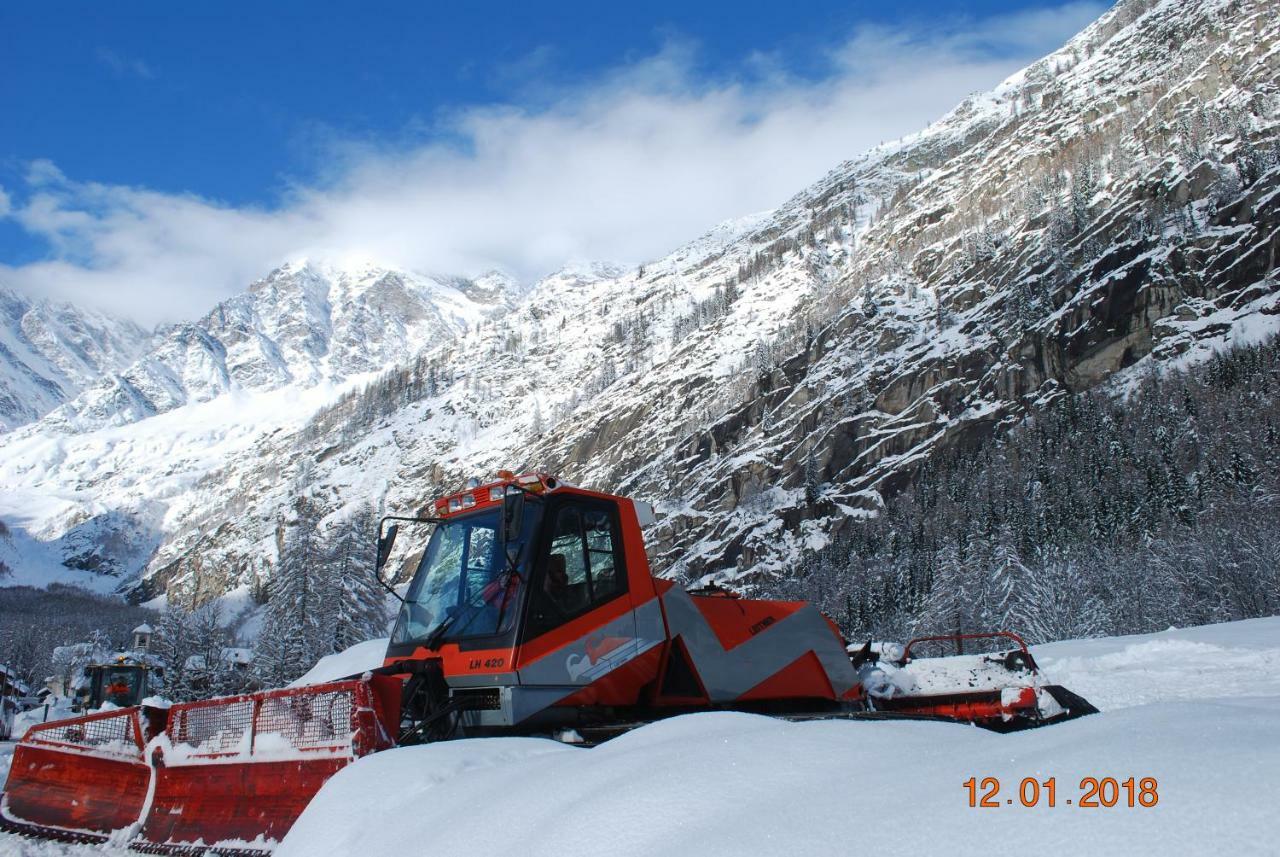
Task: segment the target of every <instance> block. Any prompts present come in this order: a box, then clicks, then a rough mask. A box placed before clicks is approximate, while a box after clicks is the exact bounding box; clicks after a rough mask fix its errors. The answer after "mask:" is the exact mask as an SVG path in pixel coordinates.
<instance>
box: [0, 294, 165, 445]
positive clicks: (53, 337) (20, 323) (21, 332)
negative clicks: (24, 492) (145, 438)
mask: <svg viewBox="0 0 1280 857" xmlns="http://www.w3.org/2000/svg"><path fill="white" fill-rule="evenodd" d="M149 338H150V334H149V333H148V332H147V331H145V330H143V329H142V328H140V327H138V326H137V325H136V324H134V323H133V322H130V321H124V320H122V319H116V318H111V317H108V316H105V315H103V314H101V313H96V312H91V311H88V310H82V309H78V308H76V307H73V306H71V305H69V304H57V303H51V302H49V301H31V300H29V299H27V298H25V297H23V296H22V295H19V294H17V293H16V292H12V291H9V290H7V289H4V288H0V432H3V431H7V430H9V429H12V428H14V427H15V426H19V425H23V424H25V423H29V422H31V421H33V420H37V419H39V418H40V417H42V416H44V415H45V414H47V413H48V412H49V411H51V410H53V409H54V408H55V407H57V406H58V405H60V404H62V403H63V402H65V401H67V400H68V399H70V398H73V397H74V396H75V395H77V394H78V393H79V392H80V391H81V390H82V389H84V388H85V387H86V386H87V385H88V384H90V383H91V382H93V381H96V380H97V379H98V378H99V377H100V376H101V375H103V374H105V373H108V372H115V371H117V370H120V369H123V368H124V367H125V366H127V365H129V364H130V363H132V362H133V361H134V360H135V359H136V358H137V357H138V355H139V354H140V353H141V352H142V350H143V348H144V347H145V346H146V344H147V341H148V339H149Z"/></svg>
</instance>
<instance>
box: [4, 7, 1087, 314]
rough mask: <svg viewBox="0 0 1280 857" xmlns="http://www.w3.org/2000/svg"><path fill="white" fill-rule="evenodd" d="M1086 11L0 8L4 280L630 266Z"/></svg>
mask: <svg viewBox="0 0 1280 857" xmlns="http://www.w3.org/2000/svg"><path fill="white" fill-rule="evenodd" d="M1103 8H1104V7H1102V6H1101V5H1098V4H1096V3H1089V2H1073V3H1068V4H1066V5H1063V4H1055V3H1022V4H1007V3H1005V4H996V3H990V2H982V3H966V4H947V3H917V4H871V3H838V4H837V3H827V2H788V3H780V2H771V3H763V2H735V3H732V4H730V3H700V4H690V3H687V2H686V3H668V2H660V3H646V4H609V3H599V2H595V3H557V4H554V5H553V4H536V3H496V4H495V3H488V4H461V3H458V4H443V3H426V2H424V3H415V4H409V3H378V4H368V3H366V4H343V5H325V4H318V3H301V2H277V3H271V4H261V3H254V4H250V3H227V4H211V3H207V4H175V3H172V2H165V3H158V2H130V3H83V4H70V3H57V2H49V3H11V4H5V5H4V6H3V7H0V116H4V117H5V123H4V125H5V133H4V134H2V135H0V194H2V195H0V284H7V285H14V286H16V287H18V288H20V289H21V290H24V291H27V292H30V293H33V294H47V295H48V296H51V297H57V298H66V299H72V300H80V301H84V302H89V303H96V304H99V305H102V306H104V307H107V308H111V309H115V310H117V311H120V312H125V313H129V314H132V315H135V316H137V317H139V318H141V319H142V320H144V321H149V322H150V321H157V320H167V319H173V318H176V317H182V316H183V315H190V314H192V313H193V312H198V311H203V309H206V308H207V305H208V304H210V303H211V302H212V301H214V300H216V299H218V298H219V297H222V296H225V295H227V294H230V293H233V292H234V291H236V290H238V289H240V288H243V287H244V285H246V284H247V282H248V281H249V279H252V278H253V277H256V276H260V275H261V274H263V273H265V271H266V270H267V269H269V267H270V266H271V265H273V264H277V263H278V262H280V261H283V260H284V259H285V258H289V257H295V256H298V255H325V254H330V253H332V254H338V255H359V256H368V257H370V258H377V259H379V260H384V261H386V262H388V263H392V264H403V265H406V266H410V267H418V268H423V269H427V270H439V271H442V272H444V271H459V272H462V273H477V272H478V270H479V269H483V268H487V267H501V268H504V269H507V270H510V271H511V272H512V273H515V274H516V275H518V276H521V277H524V278H531V277H534V276H537V275H538V274H539V273H546V272H547V271H548V270H551V269H553V268H554V267H555V266H556V265H557V264H558V262H561V261H565V260H566V259H567V258H570V257H573V258H582V257H584V256H588V257H607V258H615V259H619V260H622V261H628V262H637V261H641V260H642V259H644V258H648V257H650V256H652V255H656V254H660V253H663V252H665V251H667V250H670V249H672V248H673V247H674V246H675V244H676V243H678V242H680V241H683V240H686V239H689V238H692V237H695V236H696V235H697V234H698V232H699V231H701V230H704V229H706V228H708V227H710V226H712V225H714V224H715V223H716V222H718V221H720V220H723V219H725V218H729V217H734V216H739V215H743V214H747V213H750V212H752V211H756V210H760V209H763V208H768V207H771V206H774V205H777V204H778V203H780V202H782V201H783V200H785V198H786V197H787V196H788V195H790V194H791V193H794V192H796V191H798V190H800V189H801V188H802V187H803V186H804V185H805V184H806V183H807V182H809V181H812V180H813V179H815V178H817V177H819V176H820V175H821V174H822V173H823V172H825V171H826V170H827V169H829V168H831V167H832V166H834V165H835V164H836V163H838V161H839V160H841V159H842V158H847V157H852V156H854V155H856V154H858V152H860V151H862V150H863V149H865V148H866V147H867V146H869V145H874V144H875V143H876V142H879V141H880V140H882V139H886V138H892V137H896V136H899V135H901V134H903V133H907V132H910V131H913V130H918V129H919V128H920V127H922V126H923V125H924V124H925V123H927V122H928V121H930V120H931V119H934V118H937V117H938V116H940V115H941V114H942V113H944V112H945V111H946V110H947V109H949V108H950V107H951V106H953V105H954V104H955V103H956V102H958V101H959V100H960V99H961V98H963V97H964V95H966V94H967V93H969V92H971V91H974V90H978V89H985V88H988V87H990V86H992V85H994V84H996V83H998V82H999V80H1000V79H1001V78H1002V77H1004V76H1005V75H1007V74H1008V73H1010V72H1012V71H1014V70H1016V69H1017V68H1020V67H1021V66H1023V65H1025V64H1026V63H1028V62H1030V61H1032V60H1034V59H1035V58H1037V57H1039V56H1040V55H1043V54H1044V53H1047V52H1048V51H1050V50H1052V49H1054V48H1056V47H1057V46H1059V45H1060V44H1061V43H1062V42H1063V41H1065V40H1066V39H1067V38H1069V37H1070V36H1071V35H1073V34H1074V33H1075V32H1076V31H1077V30H1079V29H1080V28H1081V27H1083V26H1084V25H1085V24H1087V23H1088V21H1090V20H1091V19H1093V18H1094V17H1096V16H1097V15H1098V14H1100V12H1101V11H1102V10H1103ZM762 174H767V175H768V178H767V179H762V178H761V176H762ZM424 236H427V237H424ZM432 236H434V237H432ZM160 295H165V296H167V297H166V299H164V300H162V301H159V302H157V297H158V296H160Z"/></svg>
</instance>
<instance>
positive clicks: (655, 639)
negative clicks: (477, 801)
mask: <svg viewBox="0 0 1280 857" xmlns="http://www.w3.org/2000/svg"><path fill="white" fill-rule="evenodd" d="M499 477H500V478H499V479H498V480H497V481H496V482H492V483H490V484H486V485H479V484H475V482H474V481H473V483H472V484H471V485H469V487H468V488H467V489H466V490H463V491H461V492H458V493H455V494H452V495H450V496H446V497H444V498H442V499H440V500H438V501H436V502H435V504H434V506H433V511H434V515H432V516H431V517H424V518H388V519H385V520H384V521H383V526H384V527H386V526H387V524H388V523H390V527H389V528H388V529H387V530H386V532H385V534H380V536H381V537H380V538H379V543H378V567H379V569H380V568H381V567H382V565H383V564H385V562H386V561H387V558H388V557H389V555H390V553H391V550H392V546H393V544H394V541H395V539H396V535H397V532H398V530H399V528H400V527H401V526H402V525H427V526H431V527H432V528H433V530H432V532H431V537H430V539H429V541H428V542H427V544H426V548H425V550H424V551H423V553H422V558H421V561H420V562H419V564H418V568H417V572H416V574H415V575H414V577H413V580H412V582H411V583H410V585H409V588H408V591H407V593H406V595H405V596H404V598H403V605H402V607H401V610H400V614H399V618H398V619H397V621H396V625H395V629H394V631H393V633H392V636H391V641H390V644H389V646H388V648H387V652H386V657H385V661H384V663H383V666H382V667H381V668H378V669H375V670H371V671H369V672H366V673H364V674H362V675H358V676H352V677H349V678H347V679H345V680H342V681H336V682H329V683H327V684H318V685H312V686H307V687H299V688H291V689H287V690H271V691H264V692H261V693H253V694H246V695H241V696H233V697H225V698H218V699H211V700H206V701H201V702H191V703H183V704H178V705H174V706H172V707H171V708H169V709H167V710H160V709H154V708H148V707H145V706H133V707H128V708H122V709H119V710H110V711H100V712H97V713H91V714H87V715H85V716H83V717H77V718H73V719H70V720H63V721H59V722H55V723H46V724H41V725H39V726H36V727H34V728H32V729H31V730H30V731H29V732H28V733H27V735H26V737H25V738H24V739H23V740H22V742H21V743H20V744H19V745H18V746H17V747H16V748H15V753H14V757H13V763H12V767H11V769H10V773H9V778H8V782H7V783H6V785H5V792H4V794H3V797H2V798H0V826H2V827H3V828H5V829H8V830H12V831H17V832H20V833H27V834H32V835H37V836H43V837H52V838H61V839H67V840H73V841H86V842H101V841H107V840H110V841H112V842H115V843H118V844H122V845H123V844H128V845H129V846H131V847H132V848H134V849H135V850H139V851H144V852H148V853H177V854H201V853H216V854H220V855H233V854H234V855H239V854H264V853H269V852H270V851H271V849H272V847H273V845H274V844H275V843H276V842H278V841H279V839H280V838H282V837H283V835H284V834H285V833H286V832H287V831H288V829H289V827H290V826H291V825H292V824H293V822H294V821H295V820H296V819H297V817H298V815H299V814H300V813H301V812H302V810H303V808H304V807H305V806H306V805H307V803H308V802H309V801H310V799H311V798H312V796H313V795H314V794H315V793H316V792H317V791H318V790H319V789H320V787H321V786H322V785H323V784H324V782H325V781H326V780H327V779H328V778H329V777H330V776H332V775H333V774H334V773H336V772H337V771H338V770H340V769H341V768H343V767H345V766H346V765H348V764H350V763H351V762H352V761H354V760H355V759H357V758H359V757H361V756H364V755H367V754H369V753H373V752H377V751H380V750H384V749H388V748H391V747H395V746H397V745H403V744H410V743H421V742H428V741H441V740H447V739H451V738H459V737H470V736H484V735H546V736H550V737H554V738H558V739H559V740H562V741H569V742H574V743H584V744H591V743H595V742H598V741H602V740H605V739H607V738H609V737H612V736H614V735H617V734H619V733H621V732H624V731H626V730H628V729H632V728H634V727H636V726H639V725H641V724H644V723H647V722H651V721H653V720H656V719H659V718H663V717H670V716H673V715H677V714H682V713H688V712H695V711H708V710H732V711H748V712H758V713H762V714H768V715H772V716H776V717H785V718H792V719H815V718H846V719H851V720H852V719H858V720H861V719H884V718H904V717H909V718H926V719H936V720H942V721H953V722H962V723H971V724H975V725H978V726H982V727H986V728H989V729H993V730H996V731H1012V730H1016V729H1024V728H1028V727H1034V726H1040V725H1043V724H1047V723H1057V722H1061V721H1065V720H1068V719H1071V718H1074V717H1078V716H1081V715H1083V714H1088V713H1091V712H1093V711H1095V709H1094V708H1093V707H1092V706H1091V705H1089V704H1088V703H1087V702H1085V701H1084V700H1083V699H1080V698H1079V697H1078V696H1076V695H1075V694H1073V693H1071V692H1070V691H1068V690H1066V689H1064V688H1062V687H1058V686H1055V685H1051V684H1048V683H1047V682H1046V681H1045V679H1044V678H1043V676H1042V675H1041V674H1040V672H1039V670H1038V669H1037V667H1036V664H1035V661H1034V660H1033V658H1032V656H1031V654H1030V653H1029V652H1028V651H1027V648H1026V646H1025V645H1023V644H1022V641H1021V640H1019V639H1018V638H1017V637H1016V636H1014V635H1013V634H1011V633H1008V632H1003V631H1001V632H995V633H992V634H985V635H964V636H963V637H959V636H947V637H936V638H925V639H922V640H915V641H912V642H911V643H909V644H908V645H907V646H905V647H903V646H897V645H880V646H878V647H873V646H872V645H871V644H870V643H868V644H866V645H863V646H860V647H859V646H848V645H847V644H846V641H845V640H844V639H843V638H842V637H841V635H840V633H839V630H838V629H837V628H836V626H835V624H834V623H833V622H832V621H831V620H830V619H828V618H827V617H826V616H824V615H822V613H820V612H819V611H818V610H817V609H816V608H814V607H813V606H812V605H809V604H806V603H804V602H795V601H770V600H760V599H749V598H742V597H739V596H737V595H736V594H734V593H731V592H729V591H727V590H723V589H717V588H711V589H704V590H693V591H687V590H685V589H684V588H682V587H680V586H678V585H676V584H674V583H672V582H671V581H668V580H662V579H659V578H655V577H653V576H652V575H651V574H650V570H649V562H648V558H647V556H646V553H645V546H644V540H643V536H642V533H641V527H642V526H644V525H645V524H646V523H649V522H651V521H652V520H653V512H652V509H651V507H649V506H648V505H647V504H645V503H642V502H638V501H634V500H630V499H627V498H625V497H617V496H613V495H609V494H602V493H598V492H595V491H588V490H584V489H581V488H577V487H573V486H570V485H567V484H565V483H563V482H561V481H559V480H557V479H556V478H555V477H553V476H548V475H545V474H528V475H523V476H515V475H514V474H512V473H509V472H506V471H503V472H501V473H500V474H499ZM977 640H982V641H984V642H985V643H987V644H988V646H991V645H992V644H994V648H995V649H996V650H995V651H992V652H988V653H985V654H961V655H956V656H949V657H936V658H926V657H920V656H919V655H918V650H919V648H920V647H922V646H927V645H937V644H939V643H945V644H948V645H955V646H956V647H957V648H958V649H961V647H962V646H963V645H964V644H966V643H967V644H969V646H970V649H971V650H972V648H973V646H974V643H975V641H977ZM961 650H962V649H961Z"/></svg>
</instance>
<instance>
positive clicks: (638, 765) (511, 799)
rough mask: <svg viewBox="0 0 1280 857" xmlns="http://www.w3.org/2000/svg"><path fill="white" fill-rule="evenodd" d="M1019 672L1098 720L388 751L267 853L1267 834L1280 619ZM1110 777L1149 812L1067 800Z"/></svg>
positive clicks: (1076, 848) (339, 783)
mask: <svg viewBox="0 0 1280 857" xmlns="http://www.w3.org/2000/svg"><path fill="white" fill-rule="evenodd" d="M1036 656H1037V658H1039V660H1040V662H1041V664H1042V666H1044V667H1045V669H1046V671H1047V672H1048V675H1049V677H1050V679H1052V680H1054V681H1056V682H1060V683H1062V684H1065V685H1067V686H1068V687H1070V688H1072V689H1074V690H1076V691H1078V692H1080V693H1082V694H1083V695H1084V696H1085V697H1086V698H1090V699H1091V700H1092V701H1093V702H1095V704H1098V705H1099V706H1100V707H1101V708H1102V709H1103V713H1102V714H1098V715H1094V716H1091V717H1085V718H1082V719H1080V720H1076V721H1072V722H1070V723H1065V724H1061V725H1058V726H1054V727H1052V728H1047V729H1039V730H1033V731H1030V732H1025V733H1020V734H1016V735H996V734H993V733H990V732H985V731H983V730H980V729H974V728H970V727H966V726H958V725H949V724H931V723H916V722H836V721H825V722H813V723H786V722H782V721H778V720H773V719H770V718H765V717H757V716H754V715H746V714H732V713H708V714H694V715H689V716H685V717H678V718H674V719H671V720H667V721H663V722H659V723H655V724H652V725H650V726H646V727H644V728H641V729H638V730H636V731H634V732H631V733H629V734H627V735H623V736H622V737H620V738H617V739H615V740H613V741H610V742H608V743H606V744H603V745H601V746H599V747H596V748H594V749H589V750H587V749H578V748H572V747H567V746H564V745H561V744H558V743H556V742H553V741H549V740H541V739H531V738H490V739H477V740H469V741H457V742H452V743H446V744H437V745H434V746H426V747H410V748H403V749H397V750H391V751H389V752H385V753H380V754H378V755H375V756H371V757H368V758H365V759H362V760H361V761H359V762H357V763H356V764H354V765H352V766H351V767H349V768H347V769H345V770H344V771H342V772H341V773H339V774H338V775H337V776H336V777H334V778H333V779H332V780H331V781H330V782H329V783H328V785H326V786H325V788H324V789H323V790H322V791H321V792H320V794H319V795H318V796H317V798H316V799H315V801H313V802H312V804H311V806H310V807H308V808H307V810H306V812H305V813H303V815H302V817H301V818H300V819H299V821H298V823H297V825H296V826H295V827H294V829H293V831H292V832H291V833H290V834H289V835H288V837H286V839H285V841H284V843H283V844H282V845H281V847H280V849H279V850H278V851H277V855H278V857H300V856H301V855H312V854H333V855H347V854H350V855H357V854H407V853H420V852H421V850H422V849H423V848H424V847H425V844H426V843H430V847H431V850H432V852H433V853H435V852H439V853H445V854H447V853H454V852H456V853H473V854H485V855H520V857H534V855H543V854H546V855H556V857H561V855H564V854H595V853H602V852H603V851H607V852H608V853H609V854H610V855H611V857H627V855H637V857H638V856H639V855H664V854H698V855H701V856H702V857H713V855H726V857H729V855H732V857H741V855H754V854H761V855H763V854H838V853H853V852H858V851H863V850H866V851H873V852H874V853H876V854H882V855H891V854H904V855H906V854H911V855H916V854H931V853H938V851H939V848H940V846H942V845H943V844H945V846H946V850H947V852H948V853H954V854H978V853H987V852H989V851H990V850H991V848H992V846H993V845H999V844H1003V843H1020V845H1021V847H1023V848H1025V849H1027V850H1032V851H1034V852H1035V853H1044V854H1096V855H1107V854H1117V855H1121V854H1123V855H1133V854H1162V853H1164V854H1196V853H1204V854H1208V853H1262V850H1263V849H1264V848H1265V846H1264V843H1266V842H1267V841H1268V839H1269V837H1271V836H1272V835H1273V829H1274V819H1273V817H1272V816H1273V812H1274V808H1273V806H1272V801H1271V800H1269V799H1264V797H1263V796H1266V795H1275V794H1280V737H1277V736H1280V709H1277V707H1276V704H1275V703H1276V697H1280V618H1272V619H1260V620H1252V621H1249V622H1236V623H1230V624H1226V625H1213V626H1206V627H1203V628H1194V629H1190V630H1186V631H1173V630H1171V631H1166V632H1163V633H1160V634H1153V635H1146V636H1135V637H1120V638H1112V639H1104V640H1083V641H1073V642H1065V643H1055V644H1052V645H1048V646H1041V647H1038V648H1037V650H1036ZM1179 677H1180V679H1179ZM1124 688H1127V690H1124ZM1095 694H1096V698H1094V695H1095ZM1192 697H1195V698H1192ZM988 776H991V777H997V778H999V780H1000V781H1001V783H1002V784H1003V788H1002V791H1001V793H1000V803H1001V805H1000V806H999V807H997V808H991V809H971V808H969V806H968V791H967V789H965V788H964V786H963V783H964V781H965V780H967V779H969V778H970V777H977V778H978V779H979V780H981V779H982V778H983V777H988ZM1130 776H1133V777H1135V778H1136V779H1141V778H1144V777H1154V778H1155V779H1156V781H1157V783H1158V794H1159V802H1158V804H1157V805H1156V806H1154V807H1151V808H1142V807H1134V808H1129V807H1128V806H1127V805H1125V801H1124V799H1123V797H1122V799H1121V803H1120V804H1118V805H1116V806H1114V807H1111V808H1106V807H1099V808H1096V809H1094V808H1085V809H1082V808H1080V807H1078V806H1077V805H1075V803H1073V804H1072V805H1067V804H1066V803H1065V801H1066V799H1067V798H1071V799H1072V800H1073V801H1078V799H1079V797H1080V795H1081V788H1080V781H1081V779H1082V778H1084V777H1098V778H1101V777H1114V778H1116V780H1118V781H1123V780H1125V779H1126V778H1128V777H1130ZM1025 777H1034V778H1036V779H1037V780H1039V781H1041V782H1043V781H1044V780H1045V779H1047V778H1049V777H1054V778H1055V781H1056V792H1057V800H1058V802H1057V805H1056V806H1055V807H1053V808H1049V807H1047V806H1045V805H1043V804H1042V805H1040V806H1037V807H1035V808H1025V807H1022V806H1020V805H1019V803H1018V791H1017V790H1018V786H1019V784H1020V783H1021V781H1022V780H1023V778H1025ZM1006 799H1012V800H1013V801H1014V804H1013V805H1012V806H1010V805H1008V804H1006V803H1005V800H1006Z"/></svg>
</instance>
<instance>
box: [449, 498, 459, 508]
mask: <svg viewBox="0 0 1280 857" xmlns="http://www.w3.org/2000/svg"><path fill="white" fill-rule="evenodd" d="M461 508H462V498H460V497H450V498H449V511H450V512H456V511H458V510H459V509H461Z"/></svg>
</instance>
